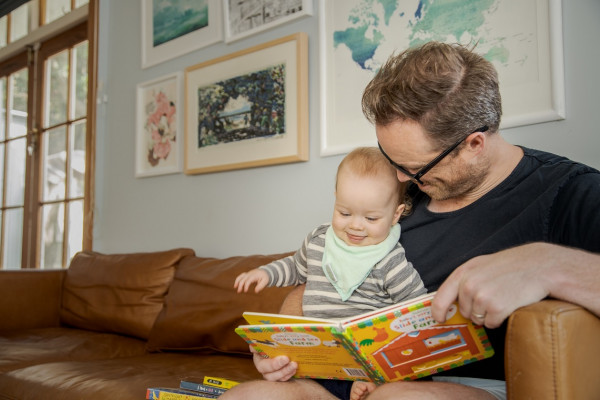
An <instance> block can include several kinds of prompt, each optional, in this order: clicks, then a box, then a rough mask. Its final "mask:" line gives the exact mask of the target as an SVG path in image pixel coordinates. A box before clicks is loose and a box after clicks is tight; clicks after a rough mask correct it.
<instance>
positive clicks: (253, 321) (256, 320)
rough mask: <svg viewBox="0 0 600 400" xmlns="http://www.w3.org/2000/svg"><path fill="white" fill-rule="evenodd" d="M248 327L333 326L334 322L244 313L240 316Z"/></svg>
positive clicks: (293, 316) (320, 319) (295, 316)
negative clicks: (279, 325)
mask: <svg viewBox="0 0 600 400" xmlns="http://www.w3.org/2000/svg"><path fill="white" fill-rule="evenodd" d="M242 315H243V317H244V319H245V320H246V321H247V322H248V324H249V325H274V324H310V323H316V324H334V323H336V321H333V320H329V319H323V318H309V317H302V316H297V315H285V314H268V313H256V312H249V311H246V312H245V313H243V314H242Z"/></svg>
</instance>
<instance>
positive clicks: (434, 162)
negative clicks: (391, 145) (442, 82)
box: [377, 125, 489, 185]
mask: <svg viewBox="0 0 600 400" xmlns="http://www.w3.org/2000/svg"><path fill="white" fill-rule="evenodd" d="M488 129H489V128H488V126H487V125H486V126H482V127H481V128H479V129H476V130H474V131H473V132H471V133H469V134H468V135H467V136H465V137H464V138H462V139H460V140H459V141H458V142H456V143H454V144H453V145H452V146H450V147H448V148H447V149H446V150H444V151H442V152H441V153H440V154H439V155H438V156H437V157H436V158H434V159H433V160H431V162H430V163H428V164H427V165H425V166H424V167H423V168H421V169H420V170H418V171H417V173H416V174H411V173H410V172H408V171H407V170H406V169H404V167H402V166H401V165H398V164H396V163H395V162H394V161H393V160H392V159H391V158H390V157H389V156H388V155H387V154H385V151H383V149H382V148H381V144H379V143H377V145H378V146H379V150H380V151H381V154H383V155H384V157H385V158H387V160H388V161H389V162H390V164H392V165H393V166H394V168H396V169H397V170H398V171H400V172H402V173H403V174H404V175H406V176H408V177H409V178H410V179H414V180H415V181H417V182H419V183H420V184H421V185H422V184H423V182H422V181H421V177H422V176H423V175H425V174H426V173H427V172H429V170H430V169H431V168H433V167H435V166H436V165H437V164H438V163H439V162H440V161H442V159H443V158H444V157H446V156H447V155H448V154H450V153H451V152H452V150H454V149H455V148H457V147H458V145H459V144H461V143H462V142H463V141H464V140H465V139H466V138H468V137H469V136H470V135H472V134H473V133H475V132H487V130H488Z"/></svg>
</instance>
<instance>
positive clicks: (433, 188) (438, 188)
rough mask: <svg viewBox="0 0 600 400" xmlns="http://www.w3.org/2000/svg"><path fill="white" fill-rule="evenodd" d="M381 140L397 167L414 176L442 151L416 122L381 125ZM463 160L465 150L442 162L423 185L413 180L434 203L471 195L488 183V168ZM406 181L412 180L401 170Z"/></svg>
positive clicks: (401, 174) (454, 152) (378, 133)
mask: <svg viewBox="0 0 600 400" xmlns="http://www.w3.org/2000/svg"><path fill="white" fill-rule="evenodd" d="M376 131H377V139H378V141H379V144H380V146H381V148H382V149H383V150H384V151H385V153H386V154H387V155H388V157H389V158H390V159H391V160H393V161H394V162H395V163H396V164H399V165H401V166H402V167H403V168H404V169H406V170H407V171H408V172H410V173H416V172H417V171H419V170H420V169H421V168H423V167H424V166H425V165H427V164H428V163H429V162H430V161H431V160H433V159H434V158H435V157H437V156H438V155H439V154H440V152H441V150H440V149H439V148H437V147H436V146H435V143H434V142H433V141H432V140H431V139H429V138H428V137H427V136H426V135H425V133H424V131H423V128H422V127H421V125H419V124H418V123H416V122H414V121H410V120H406V121H394V122H392V123H390V124H388V125H385V126H377V129H376ZM482 167H483V165H478V164H477V163H474V162H473V160H469V161H467V160H466V159H465V158H463V157H461V147H459V148H458V149H456V150H454V151H453V152H452V153H451V154H449V155H448V156H447V157H445V158H444V159H442V160H441V161H440V162H439V163H438V164H437V165H436V166H435V167H433V168H432V169H431V170H429V171H428V172H427V173H426V174H425V175H423V176H422V177H421V179H420V180H421V182H423V183H422V184H420V183H418V182H416V181H414V180H413V182H414V183H415V184H417V185H418V186H419V189H421V191H423V192H424V193H426V194H427V195H428V196H429V197H431V198H432V199H434V200H440V201H442V200H449V199H453V198H461V197H464V196H468V195H469V193H470V192H473V191H475V190H476V189H477V187H478V186H479V185H481V183H482V182H483V181H484V179H485V174H486V172H487V168H482ZM398 179H399V180H400V181H402V182H404V181H407V180H410V178H409V177H408V176H406V175H405V174H404V173H402V172H400V171H398Z"/></svg>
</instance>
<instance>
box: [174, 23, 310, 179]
mask: <svg viewBox="0 0 600 400" xmlns="http://www.w3.org/2000/svg"><path fill="white" fill-rule="evenodd" d="M184 155H185V157H184V160H185V162H184V165H185V166H184V172H185V173H186V174H201V173H209V172H217V171H227V170H234V169H243V168H252V167H259V166H266V165H275V164H284V163H292V162H299V161H307V160H308V37H307V35H306V34H305V33H297V34H293V35H289V36H286V37H283V38H280V39H276V40H273V41H270V42H267V43H263V44H260V45H257V46H254V47H251V48H247V49H244V50H241V51H238V52H235V53H232V54H229V55H226V56H223V57H219V58H216V59H213V60H209V61H206V62H203V63H200V64H197V65H194V66H190V67H188V68H186V69H185V150H184Z"/></svg>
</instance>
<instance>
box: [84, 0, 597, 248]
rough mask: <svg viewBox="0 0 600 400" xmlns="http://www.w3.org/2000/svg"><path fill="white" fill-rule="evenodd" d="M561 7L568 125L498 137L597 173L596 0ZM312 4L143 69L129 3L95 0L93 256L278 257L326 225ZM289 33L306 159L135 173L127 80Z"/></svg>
mask: <svg viewBox="0 0 600 400" xmlns="http://www.w3.org/2000/svg"><path fill="white" fill-rule="evenodd" d="M319 1H320V0H319ZM316 3H317V2H315V5H316ZM562 6H563V30H564V56H565V81H566V106H567V118H566V119H565V120H562V121H556V122H549V123H543V124H537V125H531V126H526V127H519V128H513V129H508V130H505V131H503V135H504V136H505V137H506V138H507V139H508V140H509V141H511V142H513V143H516V144H522V145H525V146H528V147H535V148H539V149H542V150H547V151H550V152H555V153H559V154H563V155H565V156H567V157H570V158H573V159H576V160H579V161H582V162H585V163H587V164H589V165H592V166H594V167H596V168H600V156H599V155H598V152H599V150H600V134H599V131H598V127H599V126H600V100H599V95H598V93H599V92H600V80H599V79H598V76H597V71H598V65H599V63H600V46H598V43H597V40H598V39H597V38H599V37H600V24H598V18H599V17H600V2H599V1H597V0H577V1H563V5H562ZM316 8H317V10H316V12H315V16H313V17H311V18H305V19H301V20H298V21H294V22H292V23H290V24H288V25H285V26H281V27H277V28H275V29H273V30H270V31H267V32H263V33H261V34H259V35H255V36H252V37H249V38H246V39H244V40H241V41H239V42H234V43H232V44H229V45H227V44H225V43H218V44H215V45H212V46H209V47H206V48H204V49H201V50H199V51H196V52H194V53H190V54H187V55H184V56H181V57H179V58H177V59H174V60H169V61H167V62H165V63H162V64H158V65H156V66H154V67H150V68H148V69H145V70H142V69H141V67H140V56H141V49H140V31H141V27H140V1H139V0H128V1H122V0H100V32H99V36H100V38H99V63H100V64H99V96H98V121H97V147H96V207H95V213H96V214H95V226H94V249H95V250H97V251H102V252H130V251H149V250H159V249H167V248H172V247H191V248H193V249H194V250H195V251H196V253H197V254H198V255H202V256H215V257H224V256H231V255H247V254H254V253H275V252H283V251H289V250H293V249H296V248H298V247H299V246H300V244H301V242H302V240H303V239H304V236H305V235H306V234H307V233H308V232H309V231H310V230H311V229H312V228H314V226H316V225H317V224H319V223H322V222H325V221H328V220H329V219H330V214H331V209H332V204H333V200H334V197H333V184H334V175H335V170H336V167H337V164H338V163H339V162H340V160H341V158H342V156H331V157H321V156H320V155H319V69H318V67H319V65H318V60H319V48H318V47H319V46H318V15H317V14H318V7H316ZM298 31H302V32H306V33H308V35H309V62H310V66H309V77H310V87H309V96H310V110H309V112H310V125H309V126H310V161H309V162H306V163H297V164H286V165H280V166H270V167H262V168H254V169H246V170H239V171H230V172H220V173H213V174H205V175H191V176H187V175H184V174H183V173H181V174H175V175H165V176H159V177H151V178H143V179H136V178H134V153H135V148H134V129H135V87H136V85H137V84H138V83H140V82H144V81H147V80H151V79H154V78H156V77H159V76H162V75H165V74H168V73H171V72H173V71H178V70H179V71H182V70H184V69H185V68H186V67H188V66H190V65H195V64H197V63H200V62H202V61H206V60H210V59H213V58H215V57H219V56H223V55H226V54H230V53H232V52H235V51H238V50H241V49H244V48H247V47H251V46H253V45H256V44H259V43H263V42H266V41H269V40H272V39H275V38H279V37H282V36H285V35H288V34H292V33H295V32H298Z"/></svg>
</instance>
